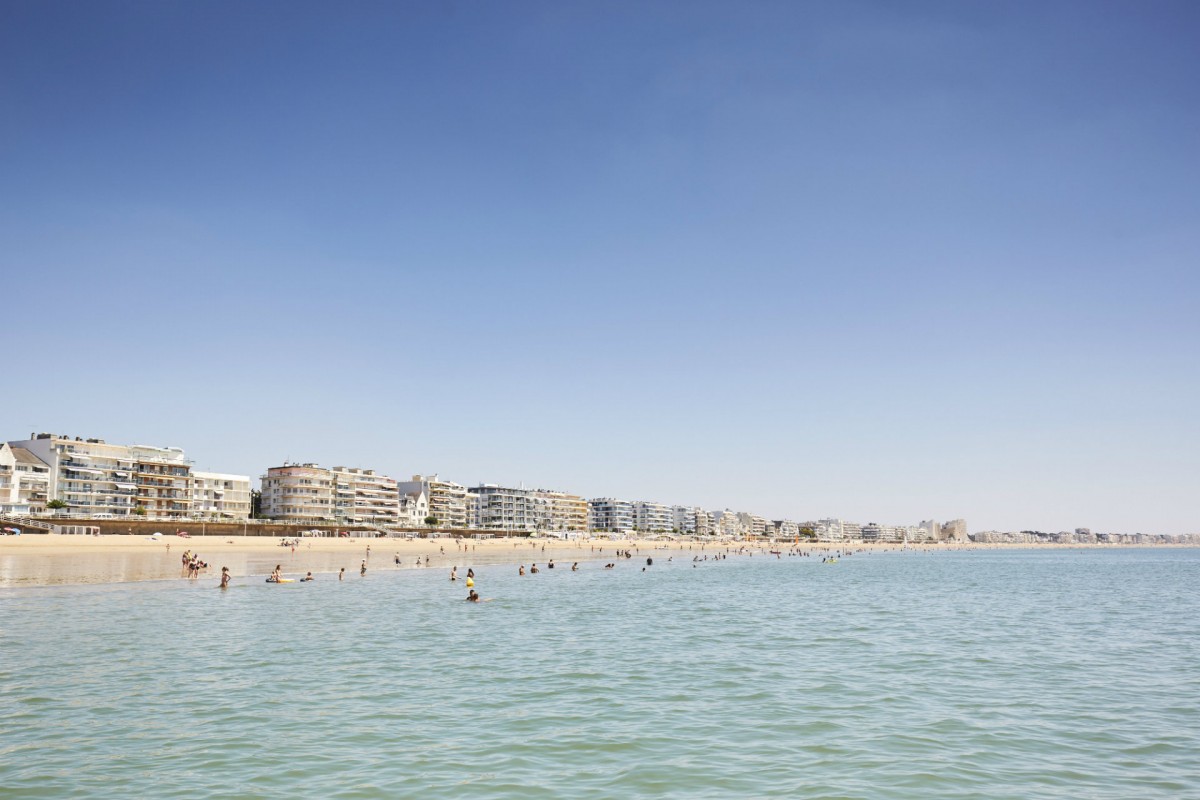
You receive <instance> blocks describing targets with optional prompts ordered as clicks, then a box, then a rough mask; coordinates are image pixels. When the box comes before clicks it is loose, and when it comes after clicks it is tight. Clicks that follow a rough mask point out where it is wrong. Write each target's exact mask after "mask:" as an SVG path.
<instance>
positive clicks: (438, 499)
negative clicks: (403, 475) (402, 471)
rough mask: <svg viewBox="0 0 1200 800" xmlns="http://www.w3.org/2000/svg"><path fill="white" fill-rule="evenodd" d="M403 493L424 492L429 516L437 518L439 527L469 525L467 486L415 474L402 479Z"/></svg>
mask: <svg viewBox="0 0 1200 800" xmlns="http://www.w3.org/2000/svg"><path fill="white" fill-rule="evenodd" d="M397 489H398V491H399V492H400V493H401V494H413V493H415V492H424V493H425V497H426V498H427V499H428V501H429V516H433V517H436V518H437V527H439V528H466V527H467V524H468V523H467V487H465V486H463V485H461V484H458V483H454V482H452V481H444V480H441V479H440V478H439V477H438V476H437V475H436V474H434V475H413V476H412V480H410V481H400V482H399V483H398V484H397Z"/></svg>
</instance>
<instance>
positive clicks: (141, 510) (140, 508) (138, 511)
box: [133, 506, 146, 517]
mask: <svg viewBox="0 0 1200 800" xmlns="http://www.w3.org/2000/svg"><path fill="white" fill-rule="evenodd" d="M133 513H134V514H136V515H137V516H139V517H144V516H146V507H145V506H138V507H137V508H135V509H134V510H133Z"/></svg>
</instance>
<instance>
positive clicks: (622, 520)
mask: <svg viewBox="0 0 1200 800" xmlns="http://www.w3.org/2000/svg"><path fill="white" fill-rule="evenodd" d="M588 530H592V531H602V532H605V533H629V532H631V531H633V503H630V502H629V501H627V500H617V499H616V498H613V497H596V498H593V499H591V500H588Z"/></svg>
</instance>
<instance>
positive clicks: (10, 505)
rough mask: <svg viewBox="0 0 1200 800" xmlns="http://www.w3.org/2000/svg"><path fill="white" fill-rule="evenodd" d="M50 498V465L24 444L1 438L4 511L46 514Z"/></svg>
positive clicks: (1, 510) (1, 505) (0, 484)
mask: <svg viewBox="0 0 1200 800" xmlns="http://www.w3.org/2000/svg"><path fill="white" fill-rule="evenodd" d="M49 500H50V465H49V464H47V463H46V462H45V461H42V460H41V459H40V458H38V457H37V456H35V455H34V454H33V453H31V452H29V451H28V450H26V449H25V448H23V447H13V446H11V445H9V444H8V443H7V442H0V514H14V515H18V516H28V515H31V514H42V513H44V512H45V510H46V503H47V502H49Z"/></svg>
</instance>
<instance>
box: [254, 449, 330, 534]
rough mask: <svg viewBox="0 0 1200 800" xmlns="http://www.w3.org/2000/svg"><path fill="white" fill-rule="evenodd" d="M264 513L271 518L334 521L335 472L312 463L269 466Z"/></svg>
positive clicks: (263, 505) (263, 486) (265, 477)
mask: <svg viewBox="0 0 1200 800" xmlns="http://www.w3.org/2000/svg"><path fill="white" fill-rule="evenodd" d="M262 513H263V516H265V517H270V518H271V519H294V520H302V521H305V522H317V521H332V520H333V518H334V493H333V472H332V471H330V470H327V469H324V468H323V467H319V466H317V465H316V464H312V463H308V464H291V463H284V464H283V466H280V467H270V468H268V469H267V472H266V474H265V475H263V476H262Z"/></svg>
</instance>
